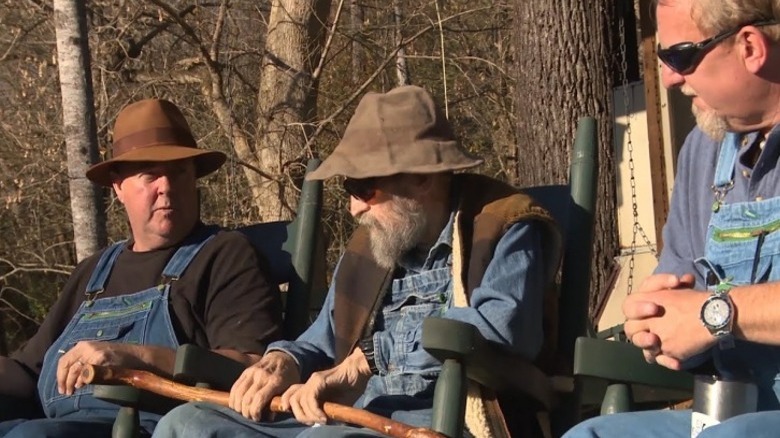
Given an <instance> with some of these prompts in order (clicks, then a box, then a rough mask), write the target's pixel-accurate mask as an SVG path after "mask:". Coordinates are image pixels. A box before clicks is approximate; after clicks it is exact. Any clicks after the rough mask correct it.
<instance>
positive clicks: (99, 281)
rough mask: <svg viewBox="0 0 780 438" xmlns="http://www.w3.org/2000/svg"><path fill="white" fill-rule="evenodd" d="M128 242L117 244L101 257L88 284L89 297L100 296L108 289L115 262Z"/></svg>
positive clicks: (107, 249) (87, 292)
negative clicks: (108, 281)
mask: <svg viewBox="0 0 780 438" xmlns="http://www.w3.org/2000/svg"><path fill="white" fill-rule="evenodd" d="M126 242H127V241H126V240H123V241H121V242H117V243H115V244H113V245H111V246H109V247H108V248H106V250H105V251H103V254H101V255H100V260H98V263H97V266H95V269H94V270H93V271H92V276H91V277H90V278H89V282H88V283H87V290H86V294H87V296H92V295H94V294H98V293H100V292H102V291H103V289H104V288H105V287H106V281H107V280H108V276H109V275H111V268H113V267H114V262H115V261H116V258H117V257H119V254H120V253H121V252H122V248H123V247H124V246H125V244H126Z"/></svg>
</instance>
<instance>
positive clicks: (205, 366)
mask: <svg viewBox="0 0 780 438" xmlns="http://www.w3.org/2000/svg"><path fill="white" fill-rule="evenodd" d="M244 369H246V366H245V365H244V364H242V363H240V362H237V361H235V360H233V359H230V358H228V357H225V356H223V355H221V354H219V353H215V352H213V351H211V350H208V349H206V348H203V347H199V346H197V345H194V344H184V345H182V346H180V347H179V348H178V349H177V350H176V362H175V363H174V366H173V380H175V381H177V382H181V383H185V384H188V385H198V386H206V387H209V388H213V389H217V390H220V391H229V390H230V387H231V386H233V383H234V382H235V381H236V380H237V379H238V377H239V376H240V375H241V373H242V372H244Z"/></svg>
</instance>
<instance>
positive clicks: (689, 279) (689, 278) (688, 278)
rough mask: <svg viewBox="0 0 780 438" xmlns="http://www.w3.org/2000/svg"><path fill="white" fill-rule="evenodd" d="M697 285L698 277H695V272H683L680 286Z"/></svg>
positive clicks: (691, 286) (690, 286)
mask: <svg viewBox="0 0 780 438" xmlns="http://www.w3.org/2000/svg"><path fill="white" fill-rule="evenodd" d="M695 285H696V277H694V276H693V274H683V276H682V277H680V287H687V288H690V289H693V287H694V286H695Z"/></svg>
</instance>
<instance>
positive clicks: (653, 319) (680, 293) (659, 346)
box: [623, 274, 717, 370]
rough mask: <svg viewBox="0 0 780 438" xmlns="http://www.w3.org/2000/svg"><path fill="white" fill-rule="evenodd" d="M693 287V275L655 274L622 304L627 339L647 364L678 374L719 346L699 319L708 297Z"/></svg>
mask: <svg viewBox="0 0 780 438" xmlns="http://www.w3.org/2000/svg"><path fill="white" fill-rule="evenodd" d="M693 285H694V278H693V276H692V275H691V274H685V275H683V276H681V277H677V276H676V275H672V274H655V275H652V276H650V277H648V278H647V279H646V280H645V281H644V282H643V283H642V285H641V286H640V287H639V289H638V290H637V291H636V292H634V293H633V294H631V295H629V296H628V298H626V301H625V302H624V303H623V313H624V314H625V316H626V322H625V324H624V329H625V332H626V335H627V336H628V338H629V339H630V340H631V342H632V343H634V345H636V346H637V347H639V348H641V349H642V352H643V354H644V356H645V360H646V361H647V362H649V363H657V364H659V365H663V366H665V367H667V368H671V369H673V370H679V369H680V368H681V363H682V362H683V361H684V360H686V359H688V358H690V357H692V356H694V355H696V354H698V353H700V352H702V351H705V350H707V349H708V348H710V347H712V346H713V345H714V344H715V343H716V342H717V340H716V339H715V337H714V336H713V335H712V334H710V332H709V331H708V330H707V328H706V327H704V325H703V324H702V323H701V320H700V319H699V314H700V311H701V307H702V305H703V304H704V301H705V300H706V299H707V297H708V294H707V293H706V292H704V291H697V290H694V289H692V288H693Z"/></svg>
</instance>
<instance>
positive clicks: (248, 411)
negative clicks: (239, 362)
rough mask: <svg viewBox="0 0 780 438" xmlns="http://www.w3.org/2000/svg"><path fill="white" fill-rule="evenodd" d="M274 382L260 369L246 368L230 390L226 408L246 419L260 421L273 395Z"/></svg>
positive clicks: (274, 379) (273, 378) (272, 377)
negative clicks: (228, 407)
mask: <svg viewBox="0 0 780 438" xmlns="http://www.w3.org/2000/svg"><path fill="white" fill-rule="evenodd" d="M276 380H278V379H276V378H275V377H274V376H272V375H269V374H268V373H267V372H266V371H265V370H264V369H262V368H260V367H256V366H251V367H249V368H247V369H246V370H244V372H243V373H242V374H241V376H240V377H239V378H238V380H236V383H234V384H233V387H232V388H231V389H230V397H229V400H228V406H230V408H231V409H233V410H234V411H236V412H238V413H240V414H241V415H243V416H244V417H246V418H250V419H252V420H254V421H260V418H261V414H262V412H263V410H265V408H266V406H267V405H268V403H269V402H270V401H271V398H272V397H273V396H274V395H275V393H274V391H275V385H274V383H273V382H275V381H276Z"/></svg>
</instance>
